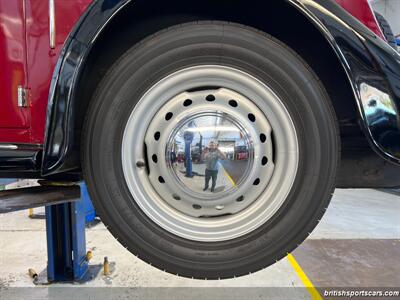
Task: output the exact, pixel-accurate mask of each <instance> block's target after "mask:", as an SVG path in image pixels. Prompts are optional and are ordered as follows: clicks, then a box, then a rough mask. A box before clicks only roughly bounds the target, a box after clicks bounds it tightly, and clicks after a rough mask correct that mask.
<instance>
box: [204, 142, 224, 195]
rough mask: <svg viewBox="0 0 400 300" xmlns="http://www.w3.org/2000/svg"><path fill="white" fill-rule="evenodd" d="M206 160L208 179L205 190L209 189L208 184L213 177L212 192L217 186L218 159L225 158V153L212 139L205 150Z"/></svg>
mask: <svg viewBox="0 0 400 300" xmlns="http://www.w3.org/2000/svg"><path fill="white" fill-rule="evenodd" d="M203 156H204V161H205V162H206V179H205V186H204V190H203V191H206V190H207V189H208V185H209V183H210V179H212V186H211V192H214V190H215V186H216V184H217V176H218V160H219V159H225V158H226V157H225V154H223V153H222V152H221V151H220V150H219V149H218V144H217V143H215V142H213V141H211V142H210V143H209V145H208V148H206V149H205V150H204V152H203Z"/></svg>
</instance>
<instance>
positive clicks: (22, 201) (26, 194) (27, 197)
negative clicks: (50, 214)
mask: <svg viewBox="0 0 400 300" xmlns="http://www.w3.org/2000/svg"><path fill="white" fill-rule="evenodd" d="M80 197H81V190H80V187H79V185H70V186H50V185H46V186H35V187H29V188H20V189H14V190H5V191H0V214H3V213H9V212H13V211H18V210H23V209H28V208H35V207H40V206H47V205H54V204H60V203H64V202H71V201H76V200H79V199H80Z"/></svg>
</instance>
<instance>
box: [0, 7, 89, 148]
mask: <svg viewBox="0 0 400 300" xmlns="http://www.w3.org/2000/svg"><path fill="white" fill-rule="evenodd" d="M91 2H92V0H55V13H56V16H57V18H56V32H57V35H56V37H57V40H56V47H55V49H50V47H49V2H48V1H44V0H12V1H10V0H0V16H1V17H0V48H1V49H3V50H4V51H2V52H0V65H1V66H2V67H1V72H0V91H1V98H2V103H1V107H2V108H1V110H0V142H4V143H34V144H42V143H43V140H44V133H45V122H46V109H47V103H48V95H49V88H50V83H51V77H52V75H53V71H54V67H55V65H56V63H57V58H58V56H59V54H60V52H61V50H62V47H63V44H64V42H65V40H66V38H67V37H68V35H69V33H70V32H71V30H72V27H73V26H74V25H75V23H76V22H77V21H78V19H79V18H80V17H81V15H82V14H83V12H84V11H85V10H86V8H87V6H88V5H89V4H90V3H91ZM19 85H20V86H23V87H26V88H28V89H29V97H28V99H29V100H28V103H29V105H28V107H26V108H21V107H18V105H17V87H18V86H19Z"/></svg>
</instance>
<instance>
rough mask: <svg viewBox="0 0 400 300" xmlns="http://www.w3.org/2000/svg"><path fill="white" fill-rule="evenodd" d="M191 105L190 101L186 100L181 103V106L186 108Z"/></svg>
mask: <svg viewBox="0 0 400 300" xmlns="http://www.w3.org/2000/svg"><path fill="white" fill-rule="evenodd" d="M192 103H193V101H192V100H190V99H186V100H185V101H184V102H183V106H185V107H188V106H190V105H192Z"/></svg>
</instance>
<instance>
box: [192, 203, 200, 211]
mask: <svg viewBox="0 0 400 300" xmlns="http://www.w3.org/2000/svg"><path fill="white" fill-rule="evenodd" d="M193 208H194V209H197V210H199V209H201V205H198V204H193Z"/></svg>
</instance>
